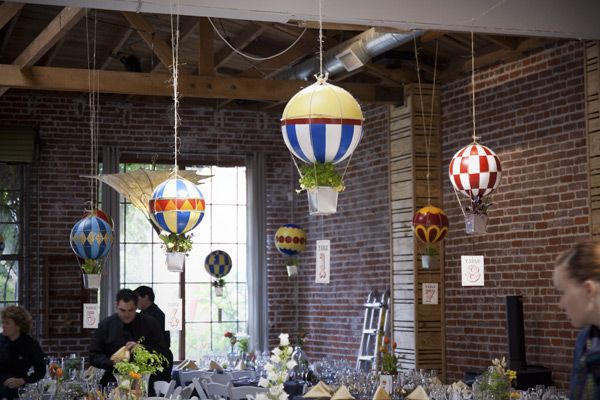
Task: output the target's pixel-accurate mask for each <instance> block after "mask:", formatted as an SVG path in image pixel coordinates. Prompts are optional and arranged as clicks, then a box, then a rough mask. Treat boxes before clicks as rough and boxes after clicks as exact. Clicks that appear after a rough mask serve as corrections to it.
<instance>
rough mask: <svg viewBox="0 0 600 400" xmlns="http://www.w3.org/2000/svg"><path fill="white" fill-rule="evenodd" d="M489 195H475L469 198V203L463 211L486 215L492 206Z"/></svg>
mask: <svg viewBox="0 0 600 400" xmlns="http://www.w3.org/2000/svg"><path fill="white" fill-rule="evenodd" d="M493 205H494V203H492V199H491V197H488V198H486V197H480V196H475V197H474V198H472V199H471V204H470V205H468V206H466V207H465V211H466V212H468V213H471V214H475V215H487V212H488V210H489V208H490V207H491V206H493Z"/></svg>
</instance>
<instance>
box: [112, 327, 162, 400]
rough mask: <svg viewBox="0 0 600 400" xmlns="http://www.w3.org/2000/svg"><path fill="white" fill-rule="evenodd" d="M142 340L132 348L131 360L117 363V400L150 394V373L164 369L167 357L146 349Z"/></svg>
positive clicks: (128, 399) (135, 399) (133, 398)
mask: <svg viewBox="0 0 600 400" xmlns="http://www.w3.org/2000/svg"><path fill="white" fill-rule="evenodd" d="M141 341H142V339H140V342H138V344H137V345H136V346H135V347H134V348H133V349H132V350H131V359H130V360H129V361H125V360H123V361H119V362H118V363H116V364H115V368H114V373H115V377H116V378H117V383H118V387H117V388H118V391H117V394H116V396H115V400H137V399H140V398H142V397H146V396H148V380H149V378H150V375H152V374H154V373H156V372H159V371H162V370H163V367H164V365H166V363H167V359H166V358H165V357H164V356H163V355H162V354H159V353H157V352H155V351H150V350H148V349H146V348H145V347H144V346H143V345H142V344H141Z"/></svg>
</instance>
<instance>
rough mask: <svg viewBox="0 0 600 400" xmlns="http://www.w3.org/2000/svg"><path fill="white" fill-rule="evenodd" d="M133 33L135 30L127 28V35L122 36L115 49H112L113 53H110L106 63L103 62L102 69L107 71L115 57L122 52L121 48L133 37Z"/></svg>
mask: <svg viewBox="0 0 600 400" xmlns="http://www.w3.org/2000/svg"><path fill="white" fill-rule="evenodd" d="M132 33H133V28H127V30H125V33H124V34H123V36H121V38H120V39H119V41H118V42H117V43H116V44H115V45H114V47H113V48H112V51H111V52H110V54H109V55H108V57H106V59H105V60H104V62H102V64H100V69H106V68H107V67H108V66H109V65H110V63H111V62H112V60H113V58H114V57H115V55H116V54H117V53H118V52H119V51H121V48H122V47H123V46H124V45H125V43H127V40H128V39H129V36H131V34H132Z"/></svg>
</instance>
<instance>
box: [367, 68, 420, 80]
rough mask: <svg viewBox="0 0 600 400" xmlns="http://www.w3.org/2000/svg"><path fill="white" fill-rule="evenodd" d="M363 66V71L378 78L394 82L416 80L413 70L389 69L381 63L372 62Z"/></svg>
mask: <svg viewBox="0 0 600 400" xmlns="http://www.w3.org/2000/svg"><path fill="white" fill-rule="evenodd" d="M364 68H365V72H367V73H369V74H371V75H374V76H376V77H378V78H382V79H385V80H388V81H391V82H392V83H395V84H407V83H412V82H416V81H417V74H416V72H415V71H407V70H405V69H389V68H386V67H384V66H382V65H377V64H373V63H369V64H366V65H365V67H364Z"/></svg>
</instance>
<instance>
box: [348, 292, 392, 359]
mask: <svg viewBox="0 0 600 400" xmlns="http://www.w3.org/2000/svg"><path fill="white" fill-rule="evenodd" d="M363 307H364V309H365V320H364V323H363V330H362V337H361V340H360V348H359V349H358V357H357V359H356V369H357V370H362V371H369V370H371V369H376V368H377V365H378V364H379V351H378V350H379V346H380V345H381V338H382V337H383V336H384V335H385V334H386V333H387V332H388V330H389V318H388V316H389V309H390V292H389V291H386V292H384V293H382V294H378V293H377V291H371V292H370V293H369V295H368V296H367V301H366V302H365V303H364V304H363Z"/></svg>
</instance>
